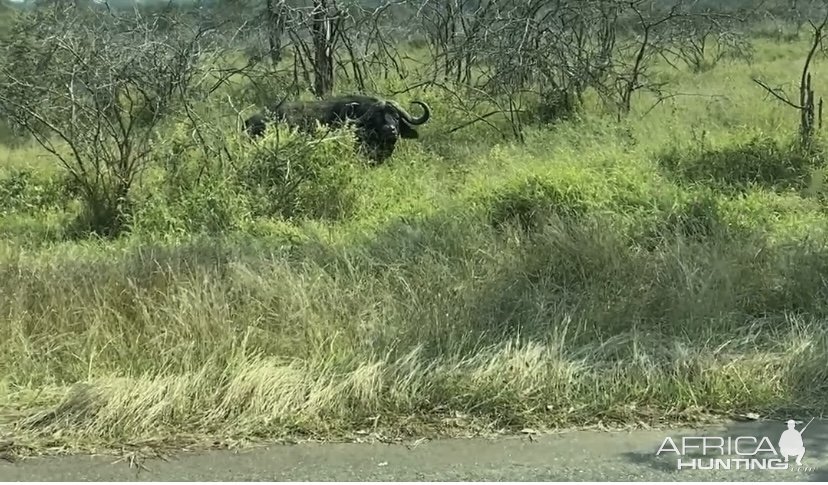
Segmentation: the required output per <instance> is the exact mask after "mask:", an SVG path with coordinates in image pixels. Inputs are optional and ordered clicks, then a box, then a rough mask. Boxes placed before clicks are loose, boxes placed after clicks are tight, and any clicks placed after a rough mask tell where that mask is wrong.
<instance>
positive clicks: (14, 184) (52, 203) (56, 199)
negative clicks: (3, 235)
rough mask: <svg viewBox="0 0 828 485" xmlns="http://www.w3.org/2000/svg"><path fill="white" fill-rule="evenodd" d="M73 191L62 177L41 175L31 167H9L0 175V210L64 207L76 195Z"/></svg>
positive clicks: (5, 211) (40, 209) (25, 211)
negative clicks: (18, 168)
mask: <svg viewBox="0 0 828 485" xmlns="http://www.w3.org/2000/svg"><path fill="white" fill-rule="evenodd" d="M74 192H75V191H74V189H73V187H72V186H71V184H70V183H69V182H68V181H67V180H66V179H65V178H63V177H44V176H43V175H39V174H36V173H35V172H33V171H31V170H13V171H10V172H9V173H8V174H6V175H5V176H3V177H0V214H4V215H8V214H12V213H32V212H42V211H46V210H50V209H58V208H64V207H65V206H66V203H67V202H68V201H69V200H70V199H71V198H72V197H73V196H75V195H76V194H75V193H74Z"/></svg>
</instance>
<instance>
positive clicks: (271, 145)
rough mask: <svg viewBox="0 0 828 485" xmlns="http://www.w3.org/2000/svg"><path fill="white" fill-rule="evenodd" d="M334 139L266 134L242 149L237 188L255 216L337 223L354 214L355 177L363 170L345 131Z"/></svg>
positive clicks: (349, 135)
mask: <svg viewBox="0 0 828 485" xmlns="http://www.w3.org/2000/svg"><path fill="white" fill-rule="evenodd" d="M332 135H333V136H325V135H323V134H322V133H317V134H315V135H312V136H311V135H304V134H300V133H297V132H295V131H294V132H286V131H284V130H282V129H281V128H280V129H278V130H271V131H270V132H269V133H268V135H267V136H266V137H265V138H264V139H262V140H261V141H256V142H253V143H252V144H244V145H243V146H242V147H241V150H242V154H241V157H240V158H241V159H243V162H242V163H241V164H240V165H239V167H238V174H237V175H238V178H239V184H240V186H241V187H243V188H244V189H245V190H247V191H248V192H249V193H250V196H251V200H252V201H253V206H252V207H253V213H254V214H255V215H256V216H267V217H272V216H277V217H282V218H285V219H303V218H309V219H323V220H337V219H341V218H344V217H347V216H348V215H350V214H351V213H352V211H353V209H354V204H355V195H356V194H355V191H354V174H355V173H356V172H357V167H358V166H359V165H360V164H362V162H361V160H360V157H359V155H358V154H357V152H356V151H355V150H354V146H355V138H354V135H353V133H352V132H350V131H348V130H345V129H343V130H337V131H335V132H333V133H332Z"/></svg>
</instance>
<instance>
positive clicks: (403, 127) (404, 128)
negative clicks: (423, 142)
mask: <svg viewBox="0 0 828 485" xmlns="http://www.w3.org/2000/svg"><path fill="white" fill-rule="evenodd" d="M400 136H401V137H403V138H408V139H409V140H414V139H417V138H419V137H420V134H419V133H417V130H415V129H414V128H412V127H411V126H410V125H409V124H408V123H406V122H405V121H403V122H402V123H400Z"/></svg>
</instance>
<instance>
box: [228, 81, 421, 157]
mask: <svg viewBox="0 0 828 485" xmlns="http://www.w3.org/2000/svg"><path fill="white" fill-rule="evenodd" d="M412 104H416V105H419V106H420V107H421V108H422V109H423V114H422V115H421V116H420V117H419V118H415V117H412V116H411V115H410V114H409V113H408V112H407V111H406V110H405V109H403V107H402V106H400V105H399V104H398V103H397V102H395V101H390V100H382V99H378V98H374V97H370V96H356V95H354V96H340V97H336V98H330V99H326V100H322V101H292V102H282V103H277V104H274V105H271V106H268V107H267V108H266V109H265V110H264V112H263V113H258V114H255V115H253V116H251V117H249V118H248V119H246V120H245V122H244V129H245V130H246V131H247V133H248V134H249V135H250V136H251V137H260V136H262V135H264V132H265V128H266V124H267V123H268V122H271V121H285V122H287V123H288V124H290V125H293V126H296V127H298V128H300V129H302V130H304V131H306V132H311V131H313V129H314V128H315V126H316V122H317V121H318V122H319V123H320V124H323V125H327V126H330V127H332V128H338V127H340V126H342V125H343V124H345V123H346V122H348V121H350V122H352V123H354V124H355V125H356V134H357V139H358V141H359V145H360V147H361V148H362V149H363V150H364V152H365V153H366V155H368V157H369V158H371V159H373V160H374V161H375V162H382V161H384V160H385V159H387V158H388V157H390V156H391V154H392V153H393V152H394V147H395V146H396V143H397V140H398V139H399V138H400V137H402V138H409V139H413V138H418V137H419V134H418V133H417V130H416V129H415V128H414V127H415V126H417V125H422V124H423V123H425V122H426V121H428V119H429V118H430V117H431V110H430V109H429V107H428V105H427V104H426V103H423V102H422V101H413V102H412Z"/></svg>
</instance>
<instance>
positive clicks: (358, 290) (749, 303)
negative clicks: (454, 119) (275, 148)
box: [0, 42, 828, 449]
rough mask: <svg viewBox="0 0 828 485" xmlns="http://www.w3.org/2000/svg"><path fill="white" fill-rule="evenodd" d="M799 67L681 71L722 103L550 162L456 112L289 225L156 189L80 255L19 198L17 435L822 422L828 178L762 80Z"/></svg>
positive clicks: (357, 171)
mask: <svg viewBox="0 0 828 485" xmlns="http://www.w3.org/2000/svg"><path fill="white" fill-rule="evenodd" d="M789 51H792V52H796V53H800V52H801V51H800V50H795V49H792V48H791V47H790V46H788V45H771V43H770V42H766V43H764V44H760V49H759V52H760V53H761V54H762V56H763V57H762V58H761V59H760V60H759V61H758V62H756V63H755V64H754V65H753V66H751V67H747V66H745V65H743V64H734V65H728V64H723V65H721V66H719V67H717V68H716V69H714V70H712V71H710V72H707V73H705V74H703V75H691V74H688V73H685V72H682V73H675V72H670V71H667V70H665V71H664V76H673V77H674V78H675V80H676V81H677V82H678V83H679V86H678V87H677V88H676V89H677V90H678V91H682V92H685V93H693V94H696V95H701V94H718V95H721V96H718V97H704V96H685V97H676V98H673V99H671V100H667V101H665V102H663V103H661V104H660V105H659V106H657V107H656V108H655V109H654V110H652V111H648V108H649V104H648V103H650V102H652V101H653V100H648V99H647V98H641V99H638V100H637V101H636V106H637V109H638V111H637V112H636V113H634V114H633V116H632V117H631V119H630V120H628V121H625V122H622V123H616V122H614V121H608V120H606V119H604V118H602V117H600V116H598V115H595V114H590V113H587V114H585V115H584V117H583V119H581V120H577V121H569V122H565V123H561V124H559V125H558V126H556V127H554V128H536V129H533V130H531V131H530V132H529V133H528V134H527V144H526V145H520V146H519V145H515V144H512V143H510V142H504V141H498V140H497V139H495V138H494V137H493V136H492V134H491V133H490V132H487V131H486V129H485V128H484V127H477V126H475V127H471V128H469V129H468V130H469V131H466V132H458V133H457V134H456V135H445V134H441V131H442V130H444V129H445V128H447V127H448V126H447V124H446V122H445V121H441V117H442V115H441V113H440V112H439V110H437V111H436V114H435V120H434V124H433V125H429V126H428V127H425V128H423V129H422V130H421V131H422V134H423V136H422V141H421V142H419V143H417V142H404V143H403V144H402V145H401V146H400V147H399V150H398V152H397V153H396V154H395V157H394V159H393V160H392V161H391V162H390V163H389V164H387V165H385V166H381V167H378V168H371V169H369V168H365V167H360V166H359V165H358V163H356V162H357V161H356V160H355V159H351V158H348V157H350V155H348V156H343V155H341V154H342V153H345V152H344V150H346V149H347V147H346V146H345V144H339V145H331V146H329V147H327V148H320V150H322V151H321V152H319V153H321V155H319V156H320V157H322V159H321V160H322V161H323V162H324V161H328V162H330V163H334V162H336V163H334V165H330V166H331V167H333V168H331V169H330V170H328V169H324V170H322V171H321V172H320V171H319V169H318V168H313V167H317V165H308V167H310V168H309V169H308V170H310V172H309V173H311V174H312V176H313V177H317V178H315V179H314V180H316V181H317V182H318V183H320V184H328V185H322V187H323V188H324V187H328V188H331V187H333V189H330V191H329V192H328V193H327V194H326V195H331V200H336V201H337V203H336V204H335V209H336V210H333V209H330V208H329V207H328V206H327V205H326V206H324V207H322V208H319V207H318V206H317V205H313V204H311V205H308V204H310V202H309V201H314V200H320V191H317V192H314V191H310V192H307V193H304V192H303V193H300V194H299V195H297V197H296V198H295V199H292V200H293V202H292V203H293V204H294V205H291V207H292V208H293V209H292V210H293V212H291V213H290V214H288V215H289V216H291V217H292V218H287V219H285V218H284V217H283V216H285V215H284V214H282V216H280V215H279V214H271V215H266V214H264V213H263V212H262V210H263V209H262V208H261V207H260V206H257V205H256V204H255V203H254V202H256V200H259V199H255V200H254V199H253V198H251V197H253V196H250V195H249V194H248V193H247V192H244V191H243V190H242V188H240V186H236V185H233V184H232V183H230V182H227V184H226V185H221V184H218V183H216V184H213V185H209V186H199V187H195V186H194V187H190V188H187V187H184V188H182V189H181V191H179V192H176V193H172V192H169V193H164V194H165V195H163V197H162V196H161V195H159V194H160V192H158V191H155V190H154V189H153V187H152V186H151V185H149V186H148V187H145V188H143V189H142V190H144V192H142V193H141V194H142V197H143V199H142V200H144V201H145V202H144V203H145V205H144V209H143V210H142V211H139V212H138V216H137V217H138V220H137V221H134V224H135V225H134V227H135V231H134V232H133V234H132V235H130V236H129V237H124V238H122V239H119V240H116V241H94V240H85V241H79V240H73V239H69V238H66V237H64V235H63V234H62V233H61V229H60V228H61V227H63V224H64V222H65V220H67V218H69V215H70V214H71V213H72V211H73V210H76V209H75V208H73V207H72V206H71V204H69V205H61V204H54V203H52V202H50V201H45V202H43V201H41V199H36V198H35V196H34V195H31V193H34V194H37V193H38V192H37V190H36V189H35V188H31V187H37V186H38V185H37V183H36V181H31V180H33V179H26V180H27V181H26V182H20V181H18V182H15V183H17V184H18V185H9V184H6V185H2V184H0V197H2V198H3V199H2V203H3V207H4V208H6V209H7V210H6V213H5V215H4V216H3V217H2V218H0V231H2V232H3V235H4V236H3V239H2V241H0V423H3V424H0V431H3V432H9V433H12V434H14V435H15V436H16V437H17V439H18V440H19V441H20V442H24V443H29V444H31V445H32V446H35V447H47V446H51V447H54V446H64V447H69V448H71V449H88V448H93V447H101V446H112V445H114V444H119V443H120V444H123V443H125V442H128V443H146V442H152V441H161V440H181V439H185V438H186V439H190V440H193V441H201V440H210V439H218V438H235V439H243V438H251V437H265V438H272V437H277V436H288V435H294V434H297V433H298V434H310V435H313V436H319V437H331V436H339V435H344V434H348V433H351V432H354V431H357V430H362V429H368V428H371V427H374V426H376V427H379V428H381V429H383V430H384V431H386V432H396V433H422V432H437V431H446V432H469V431H479V430H482V429H492V430H493V429H504V428H505V429H519V428H520V427H526V426H533V427H545V426H568V425H584V424H593V423H597V422H603V423H610V422H615V423H630V422H633V423H635V422H640V421H644V422H650V423H663V422H674V421H676V420H690V419H695V418H698V417H699V416H702V415H709V414H727V413H731V412H734V411H747V410H751V411H759V412H763V413H770V412H774V411H775V410H778V409H780V408H799V409H804V408H808V409H822V407H824V404H823V403H824V402H825V397H826V393H828V388H826V384H825V383H826V382H828V379H826V373H827V372H828V371H826V367H825V365H824V355H825V353H826V351H828V346H827V345H826V343H828V340H826V336H828V333H827V332H826V330H825V325H824V322H825V318H826V316H828V298H827V297H828V287H826V285H825V282H824V280H823V276H822V275H824V274H825V271H826V270H828V252H827V251H828V249H827V246H826V242H828V240H827V239H826V238H825V228H826V227H828V217H826V216H825V211H824V206H823V202H822V200H823V199H822V196H821V193H822V192H821V189H820V186H819V184H818V183H816V181H817V177H814V176H813V174H818V173H821V172H820V170H822V169H823V163H824V162H823V160H822V156H821V154H819V153H816V154H810V155H808V156H805V155H803V154H802V153H800V152H799V151H798V150H797V149H796V148H795V147H792V146H791V145H790V144H789V143H788V140H789V139H791V137H792V135H793V133H794V132H795V127H796V125H795V123H796V113H794V112H791V111H788V110H787V108H785V107H784V106H780V105H778V104H774V102H773V101H767V102H764V101H759V96H760V95H761V93H760V92H759V91H758V88H756V87H755V86H754V85H753V83H752V81H751V80H750V74H751V73H761V75H762V76H765V77H766V78H767V79H769V81H770V82H776V83H779V82H783V81H785V80H787V79H788V78H789V77H790V76H789V75H788V74H786V72H789V70H790V69H793V68H794V67H795V66H797V65H798V64H799V62H800V61H801V59H800V58H799V57H797V58H794V59H791V58H789V57H787V56H781V57H780V56H776V55H775V54H774V53H778V52H789ZM817 74H820V73H817ZM816 78H817V79H816V80H815V82H814V84H815V85H817V86H819V85H820V82H819V81H822V80H826V79H827V78H826V77H825V76H824V75H817V76H816ZM645 112H647V114H646V116H644V113H645ZM450 117H451V115H447V116H446V117H445V118H443V119H444V120H445V119H450ZM430 123H431V122H430ZM332 147H333V148H332ZM337 147H338V148H337ZM326 150H327V151H326ZM2 153H3V154H4V155H3V156H7V157H10V158H14V159H15V160H16V162H15V163H16V165H15V166H16V167H26V166H27V165H26V163H24V162H25V160H24V158H26V159H28V158H27V157H30V156H31V153H32V152H31V148H21V149H6V150H5V151H3V152H2ZM447 153H450V154H451V157H447V156H446V154H447ZM251 157H252V158H250V159H251V160H256V158H255V156H253V155H251ZM251 163H252V162H251ZM337 163H338V165H337ZM13 165H14V164H13ZM320 166H328V165H324V163H323V164H322V165H320ZM35 173H37V174H41V175H39V176H40V177H42V178H44V179H47V178H49V177H51V176H52V175H51V173H50V172H49V171H48V170H45V169H42V170H36V171H35ZM256 173H258V172H256ZM343 174H347V176H346V175H343ZM342 177H345V178H342ZM216 180H218V181H222V180H224V179H221V178H220V177H217V178H216ZM320 181H321V182H320ZM44 183H45V182H44ZM222 183H224V182H222ZM21 184H23V185H25V184H29V186H26V187H23V188H20V187H19V186H20V185H21ZM330 184H333V185H330ZM4 187H6V188H8V187H12V189H9V190H6V192H3V188H4ZM27 187H29V188H27ZM205 187H207V188H205ZM188 191H189V192H188ZM321 193H323V194H325V192H324V191H321ZM4 194H5V195H4ZM27 194H28V195H27ZM245 194H248V195H245ZM302 194H305V195H302ZM32 200H38V201H41V202H38V203H37V204H34V203H28V202H26V201H29V202H30V201H32ZM194 201H200V202H198V203H195V202H194ZM24 202H26V203H24ZM331 207H333V206H331ZM320 211H322V212H320ZM296 214H299V215H300V216H301V217H299V216H296V217H293V216H295V215H296ZM320 214H323V215H324V216H323V215H320ZM142 218H143V219H142ZM192 221H202V222H198V224H196V223H192V224H191V222H192ZM203 221H207V222H203ZM222 221H223V222H222ZM228 221H229V222H228ZM225 222H227V224H225ZM48 228H51V229H48ZM205 228H208V229H209V230H203V229H205ZM171 235H174V236H175V237H171ZM4 417H5V419H4Z"/></svg>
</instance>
